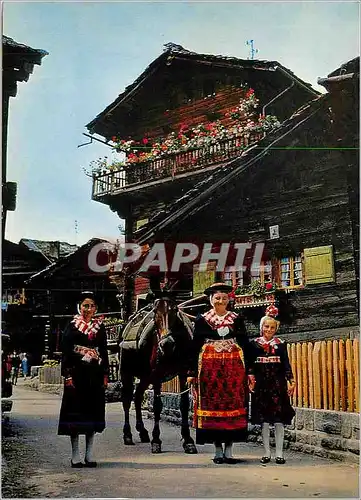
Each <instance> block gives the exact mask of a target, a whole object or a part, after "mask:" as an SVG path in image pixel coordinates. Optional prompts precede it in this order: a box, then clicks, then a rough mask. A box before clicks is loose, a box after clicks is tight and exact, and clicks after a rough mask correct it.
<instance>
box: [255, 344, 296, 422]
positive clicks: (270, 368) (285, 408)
mask: <svg viewBox="0 0 361 500" xmlns="http://www.w3.org/2000/svg"><path fill="white" fill-rule="evenodd" d="M251 345H252V351H253V356H254V375H255V378H256V385H255V388H254V392H253V394H252V396H251V422H252V423H253V424H262V423H263V422H268V423H269V424H275V423H283V424H287V425H289V424H290V423H291V421H292V418H293V417H294V415H295V411H294V409H293V408H292V406H291V403H290V397H289V396H288V394H287V381H290V380H292V379H293V374H292V368H291V365H290V362H289V359H288V354H287V346H286V344H285V343H284V342H283V341H282V340H281V339H280V338H278V337H273V339H272V340H271V341H266V340H265V339H264V337H259V338H257V339H255V340H252V341H251Z"/></svg>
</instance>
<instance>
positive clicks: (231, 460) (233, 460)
mask: <svg viewBox="0 0 361 500" xmlns="http://www.w3.org/2000/svg"><path fill="white" fill-rule="evenodd" d="M223 461H224V463H225V464H230V465H234V464H239V462H240V460H238V458H227V457H224V458H223Z"/></svg>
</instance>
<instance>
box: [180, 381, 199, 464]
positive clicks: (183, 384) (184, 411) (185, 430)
mask: <svg viewBox="0 0 361 500" xmlns="http://www.w3.org/2000/svg"><path fill="white" fill-rule="evenodd" d="M179 386H180V392H181V396H180V407H179V409H180V412H181V416H182V428H181V434H182V439H183V449H184V453H188V454H195V453H198V451H197V448H196V446H195V444H194V441H193V439H192V437H191V435H190V431H189V391H187V378H186V376H185V375H183V374H182V375H179Z"/></svg>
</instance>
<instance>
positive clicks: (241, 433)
mask: <svg viewBox="0 0 361 500" xmlns="http://www.w3.org/2000/svg"><path fill="white" fill-rule="evenodd" d="M209 313H210V312H209ZM209 313H206V315H199V316H198V317H197V319H196V321H195V329H194V337H193V355H192V362H191V367H190V370H189V376H195V377H197V385H196V389H195V391H194V392H195V393H194V398H193V399H194V427H195V428H196V442H197V444H205V443H214V442H215V441H221V442H230V441H232V442H240V441H245V440H246V439H247V423H248V386H247V374H249V373H250V351H249V346H250V345H249V341H248V338H247V334H246V330H245V327H244V323H243V320H242V319H241V318H240V317H239V316H237V315H236V314H235V313H230V315H229V316H228V321H227V324H226V326H227V327H228V330H229V331H228V333H227V334H226V335H222V336H221V335H220V333H219V330H218V327H219V326H220V325H219V324H217V323H213V322H212V317H211V316H210V317H209V316H208V321H207V314H208V315H209ZM221 326H222V325H221Z"/></svg>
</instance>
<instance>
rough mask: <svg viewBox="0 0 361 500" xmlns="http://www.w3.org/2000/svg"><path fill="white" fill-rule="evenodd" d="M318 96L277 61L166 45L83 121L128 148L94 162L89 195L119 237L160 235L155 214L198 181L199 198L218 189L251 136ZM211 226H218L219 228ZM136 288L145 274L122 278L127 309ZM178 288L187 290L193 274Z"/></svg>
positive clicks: (252, 139)
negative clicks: (122, 232) (114, 220)
mask: <svg viewBox="0 0 361 500" xmlns="http://www.w3.org/2000/svg"><path fill="white" fill-rule="evenodd" d="M317 97H319V93H318V92H317V91H315V90H314V89H313V88H312V87H311V85H310V84H307V83H305V82H304V81H302V80H301V79H300V78H298V77H297V76H296V75H294V74H293V73H292V71H290V70H289V69H287V68H285V67H284V66H282V65H281V64H280V63H278V62H277V61H257V60H243V59H239V58H235V57H225V56H220V55H206V54H198V53H195V52H191V51H189V50H186V49H184V48H183V47H181V46H179V45H175V44H167V45H166V46H165V49H164V51H163V53H162V54H161V55H160V56H159V57H158V58H157V59H155V60H154V61H153V62H152V63H151V64H150V66H149V67H148V68H147V69H146V70H145V71H144V72H143V73H142V74H141V75H140V76H139V77H138V78H137V80H136V81H135V82H134V83H133V84H132V85H130V86H129V87H127V88H126V89H125V91H124V92H123V93H122V94H120V95H119V97H118V98H117V99H116V100H115V101H114V102H113V103H111V104H110V105H109V106H108V107H107V108H106V109H105V110H104V111H102V112H101V113H100V114H99V115H98V116H97V117H96V118H95V119H94V120H92V121H91V122H90V123H89V124H88V125H87V129H88V131H89V132H90V133H91V134H97V135H100V136H102V137H103V138H104V139H105V141H106V142H107V143H108V144H109V145H110V146H112V147H114V148H115V149H117V150H118V151H124V152H125V154H126V160H125V162H124V163H125V164H124V165H123V164H122V163H120V162H118V163H113V164H107V163H106V162H103V161H99V162H97V164H96V165H95V167H96V168H94V170H93V194H92V199H93V200H95V201H99V202H101V203H105V204H107V205H109V207H110V208H111V209H112V210H113V211H115V212H117V213H118V215H119V217H121V218H124V219H125V220H126V240H127V241H132V240H134V239H137V238H138V235H139V234H140V233H139V231H141V227H142V226H144V227H147V229H148V228H149V227H150V226H152V227H156V228H157V229H156V230H157V231H158V225H157V224H156V223H155V219H154V216H156V218H157V219H156V220H159V221H162V220H163V218H164V217H163V216H164V215H165V214H166V213H167V212H168V210H169V208H168V207H170V206H174V210H175V212H177V210H179V208H180V206H181V205H183V204H185V203H186V202H188V199H189V198H188V193H191V194H190V198H192V199H193V198H195V197H196V196H197V195H198V194H199V193H198V191H199V190H198V186H204V194H205V193H206V192H208V191H206V190H205V186H206V185H207V186H208V187H210V186H212V185H213V186H218V184H219V182H221V179H223V180H224V181H223V185H225V184H227V183H228V180H227V179H228V176H229V175H236V172H238V171H239V168H238V164H240V158H241V156H242V158H243V157H245V156H244V155H247V151H248V150H249V151H251V150H252V151H253V153H252V154H254V152H255V151H256V150H254V149H252V147H253V146H254V145H256V144H257V143H258V141H260V140H265V139H263V138H264V137H267V135H268V133H269V132H271V131H272V130H274V129H278V128H279V126H280V123H281V122H284V120H286V119H287V118H289V117H290V116H291V115H292V113H294V112H295V111H296V110H297V109H299V108H300V106H302V105H304V104H305V103H306V102H309V101H310V100H311V99H313V98H317ZM94 137H95V135H94ZM259 152H260V151H258V153H259ZM247 158H248V157H247ZM241 170H243V167H242V168H241ZM277 170H278V169H277ZM277 175H278V174H277ZM231 182H232V183H233V180H232V181H231ZM207 189H208V188H207ZM217 189H218V188H217ZM200 190H201V191H203V187H201V188H200ZM222 190H223V188H222ZM192 193H193V194H192ZM242 196H243V195H242ZM212 197H213V194H212ZM197 199H198V197H197ZM202 199H203V198H202ZM239 199H240V200H241V198H239ZM177 200H179V201H177ZM186 200H187V201H186ZM194 201H195V200H194ZM189 202H190V201H189ZM249 203H250V202H249V201H248V202H247V204H248V205H246V204H245V200H244V199H243V198H242V202H241V205H242V212H237V210H235V211H234V214H235V215H234V216H236V213H237V219H240V220H241V217H242V220H243V217H244V214H245V213H248V212H247V210H248V208H246V206H247V207H250V205H249ZM245 211H246V212H245ZM181 212H182V211H181ZM182 214H183V212H182ZM241 214H242V215H241ZM206 215H207V216H208V217H209V212H207V213H206ZM166 217H168V216H166ZM187 217H188V215H185V214H184V215H182V216H181V220H182V226H181V230H182V237H183V239H184V238H185V237H186V232H183V230H184V231H185V227H186V226H188V224H189V223H190V220H191V219H189V220H188V219H187ZM186 219H187V220H186ZM230 220H231V219H230ZM149 224H150V226H149ZM154 224H156V225H154ZM160 224H161V225H162V222H160ZM202 224H203V222H202ZM248 226H250V227H251V226H252V223H251V222H249V223H248V225H247V228H243V229H242V231H241V232H237V237H238V238H243V239H245V238H248V237H249V234H248ZM200 227H203V226H200ZM259 227H260V226H259V224H258V225H256V226H254V227H253V226H252V230H253V233H252V234H253V239H254V238H256V237H263V236H264V234H263V232H262V231H261V230H260V228H259ZM212 228H213V230H215V231H219V230H220V229H221V226H219V225H214V224H212ZM168 229H169V227H167V230H168ZM246 229H247V230H246ZM204 231H205V234H206V231H207V230H206V227H205V226H204ZM257 231H258V233H257ZM147 234H148V231H147ZM160 234H161V233H159V235H160ZM227 234H228V233H227ZM148 240H149V238H145V239H144V241H145V242H147V241H148ZM189 283H190V284H189ZM134 288H135V289H136V290H137V292H138V293H137V295H138V298H139V296H140V295H142V297H144V294H145V293H146V291H147V286H146V283H144V280H143V281H142V282H141V281H140V280H139V278H138V279H137V280H136V282H135V283H132V281H131V280H128V283H127V292H128V296H127V307H128V313H129V312H131V311H132V310H134V307H135V302H134ZM182 288H183V292H188V291H191V290H192V279H191V280H190V282H189V280H188V281H187V280H186V283H185V284H184V285H182ZM139 292H140V293H139ZM188 296H189V294H188ZM185 297H186V295H184V298H185Z"/></svg>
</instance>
